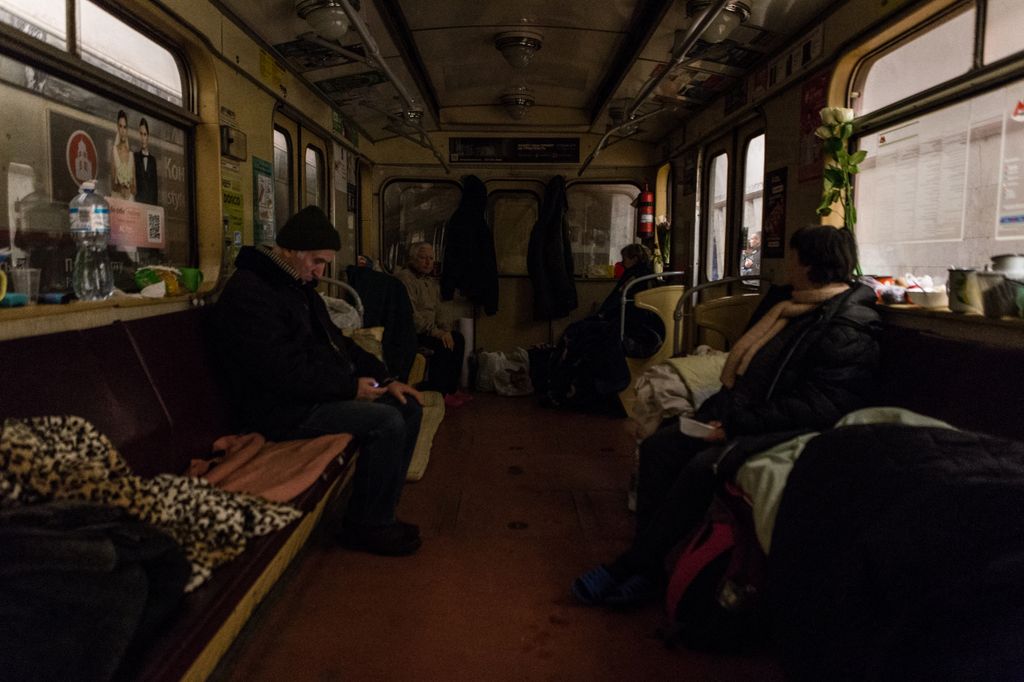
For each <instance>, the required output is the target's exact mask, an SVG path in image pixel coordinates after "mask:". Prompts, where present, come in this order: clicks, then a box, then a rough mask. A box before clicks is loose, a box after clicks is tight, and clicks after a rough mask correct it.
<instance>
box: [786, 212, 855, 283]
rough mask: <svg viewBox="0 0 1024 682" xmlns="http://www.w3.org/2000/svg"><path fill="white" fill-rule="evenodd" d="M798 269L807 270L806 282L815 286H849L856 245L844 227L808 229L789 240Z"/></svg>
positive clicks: (818, 226)
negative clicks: (804, 268) (830, 284)
mask: <svg viewBox="0 0 1024 682" xmlns="http://www.w3.org/2000/svg"><path fill="white" fill-rule="evenodd" d="M789 247H790V248H791V249H796V253H797V256H798V257H799V259H800V263H801V265H806V266H808V270H807V279H809V280H811V281H812V282H814V283H815V284H829V283H830V282H849V281H850V280H851V279H852V278H853V270H854V268H856V267H857V241H856V240H855V239H854V237H853V233H852V232H850V231H849V230H848V229H846V228H845V227H842V228H838V229H837V228H835V227H832V226H830V225H810V226H808V227H802V228H800V229H799V230H797V231H796V232H794V233H793V236H792V237H790V238H789Z"/></svg>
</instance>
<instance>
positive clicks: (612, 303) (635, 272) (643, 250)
mask: <svg viewBox="0 0 1024 682" xmlns="http://www.w3.org/2000/svg"><path fill="white" fill-rule="evenodd" d="M619 255H621V256H622V276H621V277H619V279H618V281H617V282H616V283H615V288H614V289H612V291H611V293H610V294H608V296H607V297H606V298H605V299H604V301H603V302H602V303H601V307H600V308H598V309H597V313H596V314H597V316H598V317H600V318H602V319H606V320H615V321H618V319H619V306H620V305H621V303H622V290H623V289H624V288H625V287H626V285H627V284H629V283H630V282H631V281H633V280H634V279H636V278H637V277H643V276H644V275H653V274H654V268H653V267H651V250H650V249H648V248H647V247H646V246H644V245H643V244H627V245H626V246H623V247H622V250H621V251H620V252H619ZM629 312H630V308H628V307H627V309H626V316H627V326H628V322H629V320H628V317H629Z"/></svg>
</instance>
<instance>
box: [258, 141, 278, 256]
mask: <svg viewBox="0 0 1024 682" xmlns="http://www.w3.org/2000/svg"><path fill="white" fill-rule="evenodd" d="M252 187H253V192H255V194H256V200H255V201H254V202H253V231H252V234H253V242H254V243H256V244H262V243H264V242H272V241H274V238H275V237H276V236H277V228H276V226H275V225H274V167H273V166H272V165H271V164H270V162H269V161H264V160H263V159H260V158H257V157H255V156H254V157H252Z"/></svg>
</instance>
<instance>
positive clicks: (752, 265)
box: [739, 133, 764, 275]
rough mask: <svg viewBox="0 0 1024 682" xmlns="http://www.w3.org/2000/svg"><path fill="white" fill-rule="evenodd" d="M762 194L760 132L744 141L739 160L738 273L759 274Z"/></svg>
mask: <svg viewBox="0 0 1024 682" xmlns="http://www.w3.org/2000/svg"><path fill="white" fill-rule="evenodd" d="M763 194H764V134H763V133H762V134H761V135H758V136H757V137H754V138H752V139H751V140H750V141H749V142H748V143H747V154H746V158H745V159H744V161H743V232H742V235H741V237H742V240H743V241H742V244H743V248H742V250H741V251H740V267H739V271H740V274H741V275H760V274H761V217H762V216H761V209H762V206H763V198H764V197H763Z"/></svg>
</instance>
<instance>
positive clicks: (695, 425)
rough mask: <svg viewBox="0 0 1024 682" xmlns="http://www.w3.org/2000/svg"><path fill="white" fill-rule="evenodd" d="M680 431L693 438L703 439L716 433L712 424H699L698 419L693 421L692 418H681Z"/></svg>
mask: <svg viewBox="0 0 1024 682" xmlns="http://www.w3.org/2000/svg"><path fill="white" fill-rule="evenodd" d="M679 431H680V432H682V433H683V434H685V435H687V436H690V437H691V438H701V439H703V438H707V437H708V436H709V435H711V434H712V433H714V432H715V427H714V426H711V424H705V423H704V422H699V421H697V420H696V419H691V418H690V417H680V418H679Z"/></svg>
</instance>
